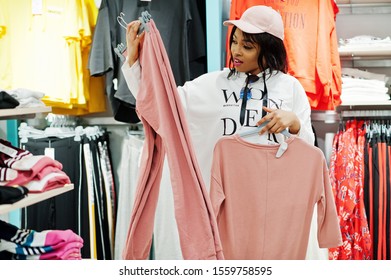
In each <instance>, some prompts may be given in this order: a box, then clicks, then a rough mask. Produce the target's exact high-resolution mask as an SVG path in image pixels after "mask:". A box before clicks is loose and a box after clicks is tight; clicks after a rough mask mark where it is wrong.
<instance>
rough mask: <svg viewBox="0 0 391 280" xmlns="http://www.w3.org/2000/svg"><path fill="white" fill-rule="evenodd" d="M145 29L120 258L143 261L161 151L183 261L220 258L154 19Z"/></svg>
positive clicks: (208, 204) (214, 225)
mask: <svg viewBox="0 0 391 280" xmlns="http://www.w3.org/2000/svg"><path fill="white" fill-rule="evenodd" d="M147 27H148V28H149V31H147V32H146V34H145V38H144V45H143V48H142V50H141V53H140V64H141V67H142V73H141V81H140V88H139V93H138V95H137V107H136V109H137V113H138V115H139V117H140V120H141V121H142V123H143V125H144V131H145V145H144V148H143V154H142V162H141V167H140V174H139V180H138V186H137V190H136V198H135V201H134V207H133V210H132V215H131V220H130V226H129V230H128V238H127V240H126V244H125V249H124V251H123V257H124V259H147V258H148V254H149V251H150V246H151V241H152V234H153V225H154V218H155V217H154V216H155V210H156V205H157V200H158V195H159V187H160V179H161V175H162V167H163V160H164V156H165V153H167V159H168V164H169V167H170V174H171V181H172V188H173V194H174V208H175V217H176V220H177V225H178V232H179V238H180V245H181V249H182V254H183V257H184V259H223V254H222V251H221V244H220V237H219V234H218V229H217V223H216V218H215V216H214V214H213V209H212V205H211V202H210V198H209V195H208V193H207V191H206V187H205V185H204V182H203V181H202V177H201V173H200V170H199V166H198V163H197V161H196V157H195V154H194V151H193V147H192V143H191V139H190V136H189V132H188V126H187V123H186V120H185V115H184V112H183V109H182V107H181V106H182V105H181V102H180V100H179V96H178V93H177V88H176V84H175V80H174V76H173V74H172V70H171V67H170V63H169V59H168V56H167V53H166V51H165V48H164V45H163V42H162V40H161V37H160V34H159V31H158V30H157V29H156V26H155V23H154V22H153V20H151V21H150V22H149V23H148V24H147Z"/></svg>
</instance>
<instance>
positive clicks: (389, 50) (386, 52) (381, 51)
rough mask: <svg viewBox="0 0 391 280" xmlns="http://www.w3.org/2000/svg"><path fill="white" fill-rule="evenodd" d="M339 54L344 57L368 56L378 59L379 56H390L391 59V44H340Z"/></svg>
mask: <svg viewBox="0 0 391 280" xmlns="http://www.w3.org/2000/svg"><path fill="white" fill-rule="evenodd" d="M338 52H339V55H340V56H342V57H348V58H353V59H354V58H355V57H366V58H367V59H368V58H374V59H378V58H379V57H380V58H381V57H388V58H389V59H391V44H387V45H378V46H375V45H373V46H355V47H349V46H340V47H339V48H338Z"/></svg>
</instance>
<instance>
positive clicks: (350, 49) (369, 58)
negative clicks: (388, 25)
mask: <svg viewBox="0 0 391 280" xmlns="http://www.w3.org/2000/svg"><path fill="white" fill-rule="evenodd" d="M336 3H337V5H338V8H339V13H338V15H385V14H390V16H391V0H373V1H371V0H337V1H336ZM368 24H370V23H368ZM338 51H339V55H340V58H341V61H342V63H344V62H349V61H350V62H352V63H354V65H353V67H391V46H390V45H389V44H386V45H378V46H376V47H373V46H371V45H368V46H340V47H339V48H338Z"/></svg>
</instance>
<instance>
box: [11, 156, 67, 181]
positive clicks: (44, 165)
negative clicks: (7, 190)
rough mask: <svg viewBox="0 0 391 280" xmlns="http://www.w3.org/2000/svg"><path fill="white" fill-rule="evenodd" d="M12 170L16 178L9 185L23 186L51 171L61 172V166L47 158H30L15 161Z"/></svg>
mask: <svg viewBox="0 0 391 280" xmlns="http://www.w3.org/2000/svg"><path fill="white" fill-rule="evenodd" d="M12 169H14V170H17V172H18V173H17V177H16V178H15V179H14V180H11V181H9V182H8V184H9V185H24V184H25V183H26V182H29V181H31V180H39V179H40V178H42V177H44V175H45V174H47V173H50V172H51V171H57V170H62V164H61V163H60V162H59V161H57V160H54V159H52V158H50V157H48V156H31V157H28V158H23V159H21V160H18V161H16V162H15V163H14V164H13V165H12Z"/></svg>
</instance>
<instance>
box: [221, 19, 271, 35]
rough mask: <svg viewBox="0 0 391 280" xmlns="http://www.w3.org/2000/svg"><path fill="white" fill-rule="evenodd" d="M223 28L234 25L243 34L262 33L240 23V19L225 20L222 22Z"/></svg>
mask: <svg viewBox="0 0 391 280" xmlns="http://www.w3.org/2000/svg"><path fill="white" fill-rule="evenodd" d="M223 25H224V26H230V25H235V26H236V27H237V28H239V29H240V30H242V31H243V32H246V33H250V34H255V33H263V32H265V31H263V30H262V29H260V28H258V27H256V26H254V25H252V24H249V23H247V22H244V21H241V20H240V19H238V20H226V21H224V22H223Z"/></svg>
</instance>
